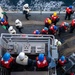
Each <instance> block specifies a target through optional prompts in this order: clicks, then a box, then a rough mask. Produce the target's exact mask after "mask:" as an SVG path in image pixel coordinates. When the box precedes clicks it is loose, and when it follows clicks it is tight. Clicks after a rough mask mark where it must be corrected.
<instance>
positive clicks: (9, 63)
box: [0, 4, 75, 75]
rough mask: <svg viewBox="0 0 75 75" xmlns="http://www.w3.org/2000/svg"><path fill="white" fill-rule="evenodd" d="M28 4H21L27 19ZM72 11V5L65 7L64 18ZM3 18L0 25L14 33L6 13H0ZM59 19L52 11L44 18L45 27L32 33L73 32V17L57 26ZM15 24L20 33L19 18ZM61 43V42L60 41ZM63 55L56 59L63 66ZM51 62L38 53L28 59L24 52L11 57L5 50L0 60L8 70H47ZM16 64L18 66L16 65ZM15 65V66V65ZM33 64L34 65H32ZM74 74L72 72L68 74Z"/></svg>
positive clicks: (74, 25)
mask: <svg viewBox="0 0 75 75" xmlns="http://www.w3.org/2000/svg"><path fill="white" fill-rule="evenodd" d="M29 11H30V9H29V5H28V4H25V5H24V6H23V14H25V18H26V19H27V20H29V18H28V17H29V16H31V15H30V14H29ZM73 13H74V11H73V10H72V6H69V7H67V8H66V16H65V20H66V19H67V18H68V20H70V19H71V18H70V17H71V14H73ZM2 14H3V15H4V17H5V18H0V25H1V26H2V27H3V28H4V29H6V30H8V32H9V33H10V34H16V30H15V29H14V28H13V26H10V25H9V23H8V16H7V15H6V13H5V12H4V13H2ZM59 21H60V17H59V16H58V15H57V13H56V12H54V13H53V14H52V15H50V16H49V17H48V18H46V19H45V21H44V23H45V27H44V28H43V29H42V30H41V31H39V30H34V31H33V34H52V35H56V34H58V36H61V34H62V33H64V32H67V31H68V30H69V32H70V33H73V30H74V28H75V19H73V20H72V21H71V23H67V22H62V23H61V24H60V25H59V27H58V26H57V22H59ZM15 26H16V28H17V29H18V31H19V32H20V33H22V29H23V26H22V22H21V21H20V20H19V19H16V21H15ZM57 41H58V40H57ZM60 45H61V43H60ZM66 61H67V60H66V58H65V56H61V57H60V58H59V60H58V65H59V66H63V65H64V64H65V63H66ZM50 62H51V59H50V58H48V57H47V56H46V55H44V54H42V53H40V54H39V55H38V56H37V57H36V58H35V60H32V59H30V58H29V57H28V56H27V55H26V54H25V53H24V52H20V53H19V55H17V57H16V58H14V57H12V56H11V55H10V53H8V52H6V53H5V54H4V55H3V56H2V57H1V60H0V65H1V66H2V67H4V68H6V69H7V70H8V71H9V72H11V70H12V69H14V70H18V69H20V66H22V68H25V69H26V70H30V69H31V70H35V67H36V70H47V69H48V65H49V63H50ZM17 65H18V66H17ZM16 66H17V67H16ZM34 66H35V67H34ZM70 75H74V74H70Z"/></svg>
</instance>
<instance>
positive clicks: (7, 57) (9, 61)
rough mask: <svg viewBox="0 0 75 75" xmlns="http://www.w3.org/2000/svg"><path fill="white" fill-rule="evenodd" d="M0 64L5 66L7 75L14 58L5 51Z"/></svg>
mask: <svg viewBox="0 0 75 75" xmlns="http://www.w3.org/2000/svg"><path fill="white" fill-rule="evenodd" d="M1 66H2V67H4V68H6V69H7V71H8V75H10V72H11V70H12V67H13V66H14V58H13V57H12V56H11V55H10V53H8V52H6V53H5V54H4V55H3V57H2V58H1Z"/></svg>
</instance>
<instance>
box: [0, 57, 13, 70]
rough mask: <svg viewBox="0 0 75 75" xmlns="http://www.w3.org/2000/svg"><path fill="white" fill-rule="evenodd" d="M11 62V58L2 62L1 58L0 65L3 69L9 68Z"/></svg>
mask: <svg viewBox="0 0 75 75" xmlns="http://www.w3.org/2000/svg"><path fill="white" fill-rule="evenodd" d="M12 61H13V58H12V57H11V58H10V59H9V60H8V61H4V60H3V58H2V59H1V65H2V66H3V67H5V68H8V69H9V68H10V63H11V62H12Z"/></svg>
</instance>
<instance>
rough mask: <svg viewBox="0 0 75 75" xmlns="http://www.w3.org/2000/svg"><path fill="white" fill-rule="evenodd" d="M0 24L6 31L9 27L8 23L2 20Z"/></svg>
mask: <svg viewBox="0 0 75 75" xmlns="http://www.w3.org/2000/svg"><path fill="white" fill-rule="evenodd" d="M0 24H1V26H5V27H6V29H7V30H8V28H9V26H10V25H9V23H8V21H6V20H5V19H4V18H1V20H0Z"/></svg>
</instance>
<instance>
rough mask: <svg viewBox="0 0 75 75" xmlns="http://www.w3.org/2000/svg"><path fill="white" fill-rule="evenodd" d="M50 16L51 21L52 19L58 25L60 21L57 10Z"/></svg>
mask: <svg viewBox="0 0 75 75" xmlns="http://www.w3.org/2000/svg"><path fill="white" fill-rule="evenodd" d="M50 18H51V21H52V23H53V24H54V25H56V23H57V22H58V21H59V16H58V15H57V13H56V12H54V13H53V15H52V16H50Z"/></svg>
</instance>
